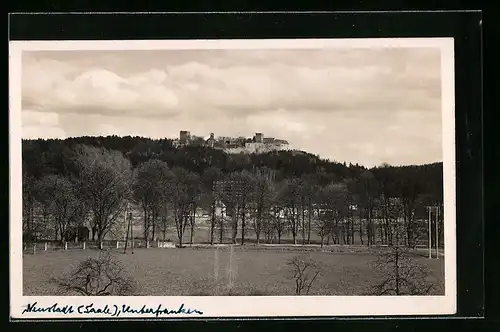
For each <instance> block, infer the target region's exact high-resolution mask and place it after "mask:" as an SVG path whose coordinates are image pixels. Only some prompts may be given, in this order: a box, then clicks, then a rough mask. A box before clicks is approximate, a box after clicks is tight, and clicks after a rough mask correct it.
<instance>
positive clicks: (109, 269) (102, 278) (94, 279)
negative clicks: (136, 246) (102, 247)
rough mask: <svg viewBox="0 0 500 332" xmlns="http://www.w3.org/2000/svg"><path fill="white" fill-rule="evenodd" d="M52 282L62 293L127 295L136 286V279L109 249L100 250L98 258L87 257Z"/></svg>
mask: <svg viewBox="0 0 500 332" xmlns="http://www.w3.org/2000/svg"><path fill="white" fill-rule="evenodd" d="M52 282H53V283H55V284H56V285H57V287H58V292H59V293H60V294H62V295H83V296H111V295H115V296H126V295H132V293H133V291H134V288H135V283H134V280H133V279H132V278H131V277H130V276H129V275H128V273H127V272H126V271H125V269H124V267H123V266H122V264H121V263H120V262H119V261H118V260H116V259H115V258H114V257H113V256H112V255H111V253H110V252H109V251H100V252H99V257H98V258H87V259H86V260H84V261H83V262H80V263H79V264H78V265H77V267H76V268H75V269H74V270H73V271H71V272H70V273H68V274H67V275H64V276H62V277H59V278H54V279H52Z"/></svg>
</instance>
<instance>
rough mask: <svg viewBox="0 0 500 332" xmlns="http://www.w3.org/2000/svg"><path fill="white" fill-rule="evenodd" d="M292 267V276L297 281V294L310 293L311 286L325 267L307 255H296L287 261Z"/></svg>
mask: <svg viewBox="0 0 500 332" xmlns="http://www.w3.org/2000/svg"><path fill="white" fill-rule="evenodd" d="M287 265H288V266H289V267H290V270H291V273H292V278H293V280H294V281H295V295H303V294H305V295H308V294H309V292H310V290H311V286H312V285H313V283H314V282H315V281H316V279H317V278H318V276H319V275H321V273H322V272H323V269H324V267H323V266H322V265H321V264H320V263H319V262H317V261H315V260H313V259H312V258H310V257H308V256H307V255H298V256H294V257H293V258H292V259H290V260H289V261H288V262H287Z"/></svg>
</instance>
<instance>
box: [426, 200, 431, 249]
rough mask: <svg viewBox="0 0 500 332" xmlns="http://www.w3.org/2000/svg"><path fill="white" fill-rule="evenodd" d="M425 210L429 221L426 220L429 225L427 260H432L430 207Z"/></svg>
mask: <svg viewBox="0 0 500 332" xmlns="http://www.w3.org/2000/svg"><path fill="white" fill-rule="evenodd" d="M427 210H428V211H429V219H428V220H427V221H428V223H429V258H432V228H431V207H430V206H428V207H427Z"/></svg>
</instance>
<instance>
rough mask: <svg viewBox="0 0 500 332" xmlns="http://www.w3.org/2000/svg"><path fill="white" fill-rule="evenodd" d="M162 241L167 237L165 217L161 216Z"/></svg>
mask: <svg viewBox="0 0 500 332" xmlns="http://www.w3.org/2000/svg"><path fill="white" fill-rule="evenodd" d="M162 219H163V241H165V239H166V238H167V217H166V216H163V217H162Z"/></svg>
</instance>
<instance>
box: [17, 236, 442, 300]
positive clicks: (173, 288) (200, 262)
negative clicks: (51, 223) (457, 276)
mask: <svg viewBox="0 0 500 332" xmlns="http://www.w3.org/2000/svg"><path fill="white" fill-rule="evenodd" d="M304 250H308V251H309V252H308V255H310V257H311V258H313V259H314V260H316V261H318V262H321V263H322V264H323V265H324V266H325V269H324V273H323V274H322V275H321V276H320V277H319V278H318V279H317V281H316V282H315V283H314V285H313V287H312V288H311V291H310V293H309V295H369V294H370V289H371V286H372V285H373V284H374V283H376V282H378V280H377V274H376V273H375V271H374V270H373V268H372V265H371V263H372V262H373V261H374V260H375V259H376V257H377V256H376V254H377V251H376V250H374V249H370V248H366V247H354V246H353V247H350V246H327V247H325V248H323V250H320V249H319V248H316V249H312V250H311V249H310V248H309V249H301V248H300V246H299V247H290V246H286V247H285V246H283V247H273V246H254V245H245V246H235V247H234V254H233V260H232V261H233V263H232V269H231V270H232V272H233V274H232V278H231V284H232V287H231V290H230V292H227V289H228V288H227V287H228V283H229V277H228V273H229V260H230V259H229V256H230V251H229V249H228V247H222V248H220V249H219V252H218V253H217V254H216V253H215V251H216V250H215V249H214V248H210V247H208V246H205V247H187V248H182V249H180V248H172V249H162V248H149V249H145V248H136V249H135V251H134V254H132V253H131V252H130V250H129V251H128V252H127V253H126V254H124V253H123V249H121V250H117V249H112V252H113V255H114V256H115V257H116V258H117V259H118V260H120V261H121V262H122V263H123V265H124V267H125V268H126V270H127V271H128V273H129V274H130V275H131V276H132V277H133V278H134V279H135V281H136V290H135V292H134V294H133V295H141V296H181V295H184V296H202V295H222V294H224V295H294V289H295V282H294V280H293V279H292V278H291V271H290V268H289V266H287V264H286V263H287V261H288V260H289V259H291V258H292V257H293V256H296V255H298V254H301V253H304V252H303V251H304ZM98 255H99V251H98V250H85V251H84V250H77V249H75V250H67V251H40V252H37V253H36V255H32V254H25V255H24V256H23V294H24V295H25V296H50V295H56V292H57V288H56V286H55V285H54V284H53V283H52V282H51V278H54V277H58V276H61V275H62V274H64V273H66V272H68V271H70V270H71V269H72V268H74V267H75V266H76V264H78V262H80V261H83V260H84V259H86V258H88V257H97V256H98ZM216 256H217V258H216ZM412 259H415V260H416V261H418V262H419V263H421V264H423V265H426V266H427V267H428V268H429V269H430V271H431V272H430V274H429V275H428V281H429V282H432V283H433V284H435V287H434V289H433V290H432V293H431V295H443V294H444V259H428V258H426V257H425V252H421V253H420V254H418V255H415V257H413V258H412ZM216 267H218V268H216ZM214 275H218V278H217V281H216V279H215V277H214Z"/></svg>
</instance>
